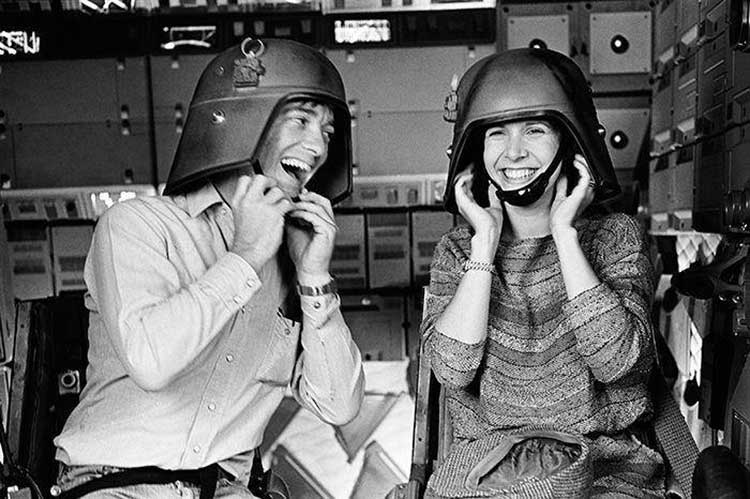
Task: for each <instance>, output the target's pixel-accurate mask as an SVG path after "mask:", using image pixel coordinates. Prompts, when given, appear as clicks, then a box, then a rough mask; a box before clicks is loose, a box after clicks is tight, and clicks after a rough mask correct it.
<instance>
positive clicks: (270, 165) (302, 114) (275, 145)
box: [258, 101, 334, 198]
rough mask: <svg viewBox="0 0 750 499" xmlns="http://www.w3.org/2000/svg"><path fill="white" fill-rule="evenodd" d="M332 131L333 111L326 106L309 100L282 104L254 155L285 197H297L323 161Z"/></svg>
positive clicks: (326, 155)
mask: <svg viewBox="0 0 750 499" xmlns="http://www.w3.org/2000/svg"><path fill="white" fill-rule="evenodd" d="M333 133H334V127H333V112H331V109H330V108H329V107H328V106H326V105H323V104H318V103H315V102H310V101H296V102H290V103H288V104H286V105H285V106H284V107H283V108H282V109H281V111H280V112H279V114H278V115H277V116H276V119H275V120H274V122H273V124H272V125H271V129H270V131H269V133H268V136H267V137H266V140H265V141H264V143H263V144H262V145H261V148H260V152H259V154H258V160H259V162H260V165H261V168H262V169H263V174H264V175H266V176H268V177H271V178H274V179H276V180H277V181H278V183H279V187H280V188H281V190H283V191H284V192H285V193H286V194H288V195H289V197H292V198H293V197H296V196H298V195H299V192H300V190H301V189H302V187H304V185H305V184H306V183H307V182H308V181H309V180H310V178H312V176H313V175H314V174H315V172H316V171H317V170H318V169H319V168H320V167H321V166H322V165H323V163H325V161H326V158H327V157H328V143H329V141H330V140H331V137H332V136H333Z"/></svg>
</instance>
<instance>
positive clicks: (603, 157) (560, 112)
mask: <svg viewBox="0 0 750 499" xmlns="http://www.w3.org/2000/svg"><path fill="white" fill-rule="evenodd" d="M446 113H447V114H446V119H447V120H448V121H455V124H454V127H453V142H452V144H451V148H450V151H451V153H449V154H450V166H449V169H448V181H447V183H446V191H445V196H444V200H445V207H446V209H447V210H448V211H451V212H453V213H456V212H457V211H458V208H457V206H456V200H455V198H454V194H453V185H454V182H455V180H456V176H457V175H458V174H459V173H460V172H462V171H464V170H465V169H466V168H469V167H473V168H477V169H481V170H479V171H484V162H483V160H482V151H483V149H484V132H485V130H486V128H487V127H488V126H490V125H493V124H497V123H499V122H503V121H510V120H518V119H531V118H544V119H547V120H549V121H551V122H552V123H553V124H554V125H556V126H557V127H558V128H559V129H560V131H561V133H562V136H563V137H564V138H568V140H572V141H573V142H574V144H572V145H567V147H571V146H572V147H574V148H575V149H577V150H578V151H579V152H581V153H582V154H583V155H584V157H585V158H586V161H587V162H588V165H589V170H590V173H591V178H592V179H593V180H594V182H595V184H596V185H595V189H594V202H603V201H605V200H609V199H611V198H614V197H615V196H617V195H619V194H620V187H619V185H618V183H617V177H616V176H615V170H614V167H613V166H612V160H611V158H610V156H609V151H608V150H607V146H606V144H605V142H604V127H602V126H601V124H600V123H599V121H598V119H597V116H596V108H595V107H594V101H593V98H592V94H591V89H590V88H589V86H588V83H587V82H586V78H585V77H584V75H583V73H582V72H581V70H580V68H579V67H578V66H577V65H576V63H575V62H574V61H573V60H572V59H570V58H568V57H566V56H565V55H563V54H560V53H558V52H555V51H552V50H547V49H538V48H523V49H514V50H508V51H505V52H501V53H499V54H494V55H490V56H487V57H485V58H483V59H481V60H479V61H477V62H476V63H475V64H474V65H473V66H471V67H470V68H469V69H468V70H467V71H466V73H465V74H464V76H463V78H461V82H460V83H459V85H458V88H457V89H456V92H455V93H454V94H452V95H451V96H449V98H448V99H447V100H446ZM564 140H565V139H564ZM565 146H566V145H565V144H563V145H561V147H565ZM573 152H576V151H575V150H574V151H573ZM554 167H555V166H554V165H553V166H550V168H554ZM480 198H481V196H478V199H477V202H479V203H480V204H485V205H486V202H487V200H486V195H485V197H484V199H480Z"/></svg>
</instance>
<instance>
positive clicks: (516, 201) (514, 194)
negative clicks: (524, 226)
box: [488, 147, 564, 206]
mask: <svg viewBox="0 0 750 499" xmlns="http://www.w3.org/2000/svg"><path fill="white" fill-rule="evenodd" d="M563 149H564V148H563V147H558V148H557V153H556V154H555V157H554V158H552V161H550V164H549V166H548V167H547V169H546V170H544V171H543V172H542V174H541V175H539V176H538V177H537V178H535V179H534V180H533V181H532V182H531V183H530V184H528V185H525V186H523V187H521V188H520V189H514V190H505V189H503V188H501V187H500V185H499V184H498V183H497V182H495V181H494V180H493V179H492V177H490V182H492V185H494V186H495V187H496V188H497V192H496V193H495V195H496V196H497V198H498V199H499V200H500V201H503V202H506V203H508V204H512V205H513V206H528V205H530V204H532V203H535V202H536V201H538V200H539V198H541V197H542V194H544V191H545V190H546V189H547V184H549V179H550V178H551V177H552V174H553V173H555V170H557V166H558V165H559V164H560V162H561V161H562V158H563ZM488 177H489V175H488Z"/></svg>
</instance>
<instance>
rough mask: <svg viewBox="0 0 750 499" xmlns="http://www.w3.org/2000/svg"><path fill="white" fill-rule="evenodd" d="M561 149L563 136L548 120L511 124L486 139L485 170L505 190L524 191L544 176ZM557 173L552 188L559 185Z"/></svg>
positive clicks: (494, 128)
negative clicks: (541, 175)
mask: <svg viewBox="0 0 750 499" xmlns="http://www.w3.org/2000/svg"><path fill="white" fill-rule="evenodd" d="M559 147H560V133H559V132H558V131H557V130H556V129H555V128H553V127H552V125H551V124H550V122H549V121H546V120H528V121H511V122H506V123H500V124H498V125H494V126H491V127H490V128H488V129H487V131H486V132H485V135H484V166H485V169H486V170H487V174H488V175H489V176H490V178H492V179H493V180H494V181H495V182H496V183H497V184H498V185H500V187H501V188H502V189H503V190H516V189H520V188H522V187H524V186H525V185H527V184H529V183H530V182H531V181H532V180H534V179H535V178H536V177H537V176H538V175H540V174H541V173H542V172H543V171H544V170H545V169H546V168H547V167H548V166H550V163H551V162H552V160H553V159H554V157H555V154H556V153H557V149H558V148H559ZM559 175H560V172H555V173H554V174H553V175H552V177H551V178H550V181H549V184H548V185H555V182H556V181H557V177H558V176H559Z"/></svg>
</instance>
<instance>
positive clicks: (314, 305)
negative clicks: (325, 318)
mask: <svg viewBox="0 0 750 499" xmlns="http://www.w3.org/2000/svg"><path fill="white" fill-rule="evenodd" d="M313 308H314V309H315V310H317V309H319V308H320V302H319V301H316V302H315V303H313Z"/></svg>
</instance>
